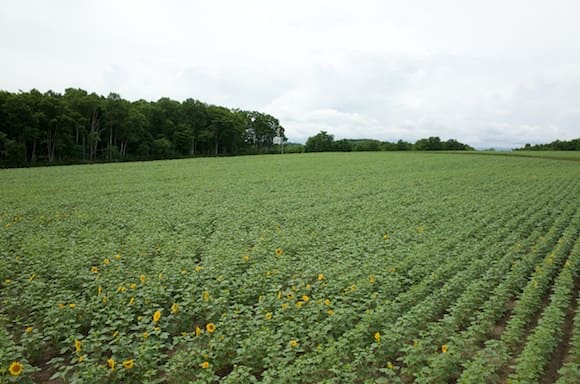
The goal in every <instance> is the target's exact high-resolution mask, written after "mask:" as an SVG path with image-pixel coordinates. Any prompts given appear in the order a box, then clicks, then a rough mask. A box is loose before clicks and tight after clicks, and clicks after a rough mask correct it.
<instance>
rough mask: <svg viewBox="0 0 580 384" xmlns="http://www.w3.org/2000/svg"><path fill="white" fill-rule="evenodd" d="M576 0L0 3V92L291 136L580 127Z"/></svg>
mask: <svg viewBox="0 0 580 384" xmlns="http://www.w3.org/2000/svg"><path fill="white" fill-rule="evenodd" d="M579 15H580V1H576V0H569V1H565V0H545V1H539V0H521V1H515V0H513V1H512V0H485V1H484V0H478V1H475V0H474V1H470V0H456V1H452V0H437V1H430V0H425V1H414V0H411V1H409V0H406V1H403V0H400V1H367V0H356V1H354V0H352V1H337V0H333V1H316V0H310V1H302V0H292V1H290V0H285V1H282V0H280V1H276V0H244V1H239V0H230V1H226V0H212V1H194V0H192V1H185V0H183V1H178V0H171V1H169V0H163V1H161V0H158V1H143V0H135V1H123V0H113V1H109V0H90V1H89V0H87V1H82V0H70V1H64V0H50V1H48V0H38V1H32V0H1V2H0V48H1V51H0V52H1V58H0V89H5V90H8V91H12V92H16V91H18V90H19V89H21V90H25V91H28V90H30V89H31V88H37V89H39V90H40V91H43V92H44V91H46V90H49V89H51V90H54V91H57V92H63V91H64V89H65V88H68V87H80V88H83V89H85V90H87V91H89V92H97V93H99V94H102V95H107V94H108V93H109V92H116V93H119V94H120V95H121V96H122V97H124V98H126V99H129V100H137V99H141V98H142V99H147V100H157V99H159V98H161V97H164V96H166V97H171V98H173V99H176V100H180V101H181V100H184V99H186V98H189V97H191V98H194V99H198V100H201V101H204V102H208V103H213V104H219V105H224V106H227V107H230V108H241V109H248V110H258V111H262V112H266V113H270V114H272V115H274V116H275V117H277V118H278V119H279V120H280V122H281V124H282V125H283V126H284V127H285V128H286V134H287V136H288V137H289V138H290V141H294V142H301V141H304V140H305V139H306V138H307V137H308V136H311V135H313V134H316V133H317V132H318V131H320V130H326V131H328V132H329V133H331V134H334V135H335V137H336V138H337V139H340V138H376V139H381V140H390V141H393V140H398V139H405V140H409V141H415V140H417V139H419V138H422V137H427V136H440V137H441V138H442V139H448V138H456V139H458V140H459V141H462V142H465V143H468V144H471V145H473V146H476V147H480V148H481V147H516V146H521V145H523V144H524V143H526V142H530V143H541V142H549V141H552V140H555V139H572V138H575V137H578V136H580V22H579Z"/></svg>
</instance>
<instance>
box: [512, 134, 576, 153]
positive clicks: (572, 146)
mask: <svg viewBox="0 0 580 384" xmlns="http://www.w3.org/2000/svg"><path fill="white" fill-rule="evenodd" d="M514 150H515V151H580V137H579V138H577V139H572V140H567V141H566V140H555V141H552V142H551V143H548V144H536V145H531V144H525V145H524V146H523V147H521V148H516V149H514Z"/></svg>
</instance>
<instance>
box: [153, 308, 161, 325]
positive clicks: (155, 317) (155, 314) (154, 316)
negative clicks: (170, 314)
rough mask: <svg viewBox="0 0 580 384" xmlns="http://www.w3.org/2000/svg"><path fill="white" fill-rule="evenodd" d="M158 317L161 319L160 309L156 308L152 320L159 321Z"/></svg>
mask: <svg viewBox="0 0 580 384" xmlns="http://www.w3.org/2000/svg"><path fill="white" fill-rule="evenodd" d="M159 319H161V311H159V310H157V311H155V313H154V314H153V322H154V323H156V322H158V321H159Z"/></svg>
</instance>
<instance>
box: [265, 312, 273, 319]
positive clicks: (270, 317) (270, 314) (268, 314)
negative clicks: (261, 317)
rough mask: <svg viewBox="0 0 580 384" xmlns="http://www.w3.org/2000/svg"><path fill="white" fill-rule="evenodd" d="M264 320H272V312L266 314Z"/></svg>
mask: <svg viewBox="0 0 580 384" xmlns="http://www.w3.org/2000/svg"><path fill="white" fill-rule="evenodd" d="M266 320H272V312H268V313H266Z"/></svg>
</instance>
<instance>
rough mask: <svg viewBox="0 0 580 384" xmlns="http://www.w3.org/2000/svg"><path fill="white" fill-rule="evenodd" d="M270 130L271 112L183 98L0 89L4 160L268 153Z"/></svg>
mask: <svg viewBox="0 0 580 384" xmlns="http://www.w3.org/2000/svg"><path fill="white" fill-rule="evenodd" d="M278 135H280V136H281V137H282V138H283V140H286V138H285V136H284V128H283V127H282V126H281V125H280V122H279V121H278V119H276V118H275V117H273V116H271V115H268V114H265V113H261V112H256V111H243V110H239V109H230V108H226V107H223V106H217V105H211V104H207V103H204V102H201V101H199V100H195V99H191V98H189V99H187V100H185V101H183V102H179V101H175V100H172V99H170V98H167V97H163V98H161V99H159V100H157V101H154V102H151V101H146V100H138V101H134V102H131V101H128V100H125V99H123V98H121V97H120V96H119V95H118V94H116V93H110V94H109V95H108V96H107V97H104V96H101V95H98V94H96V93H88V92H87V91H85V90H83V89H75V88H67V89H66V90H65V91H64V93H63V94H61V93H57V92H53V91H47V92H45V93H42V92H40V91H38V90H36V89H32V90H31V91H29V92H22V91H20V92H18V93H11V92H7V91H0V164H2V165H6V166H28V165H37V164H65V163H84V162H96V161H102V162H105V161H129V160H149V159H164V158H177V157H190V156H199V155H203V156H208V155H212V156H216V155H233V154H254V153H269V152H272V151H275V150H277V149H276V148H278V147H279V145H275V144H274V137H276V136H278Z"/></svg>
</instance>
